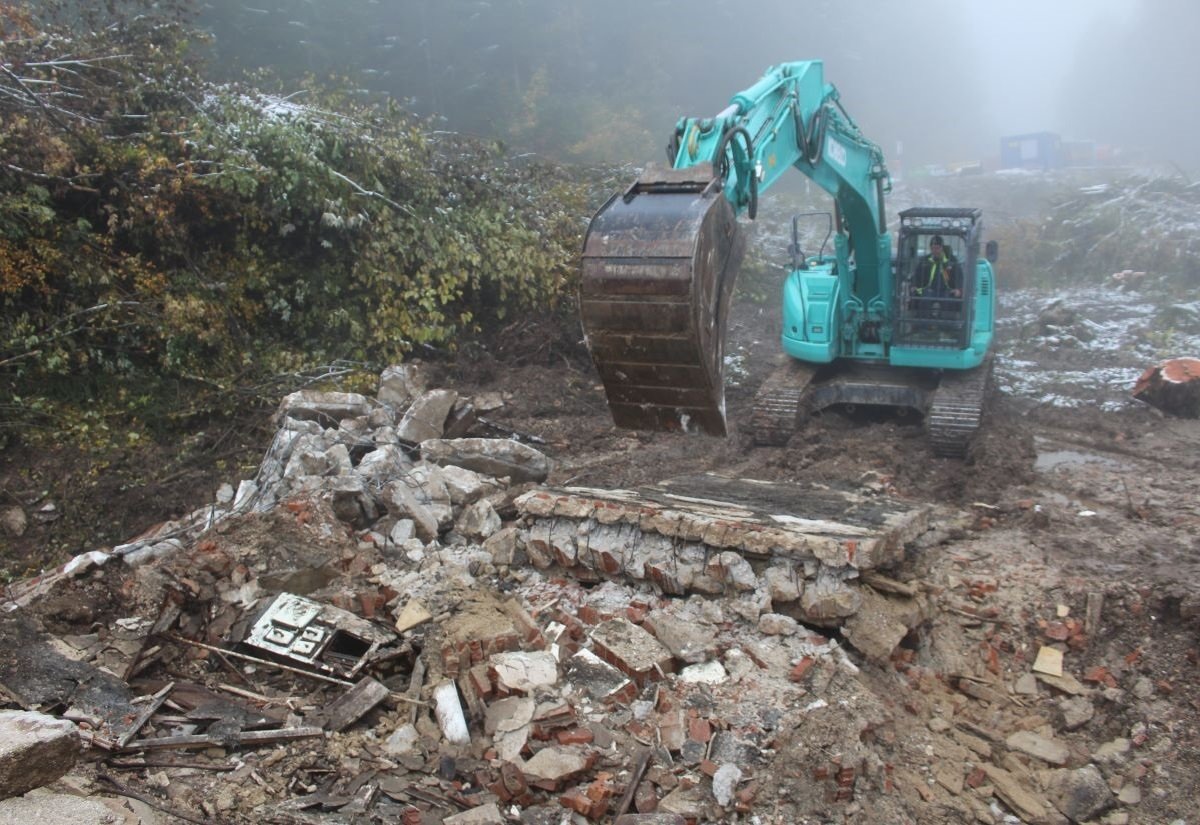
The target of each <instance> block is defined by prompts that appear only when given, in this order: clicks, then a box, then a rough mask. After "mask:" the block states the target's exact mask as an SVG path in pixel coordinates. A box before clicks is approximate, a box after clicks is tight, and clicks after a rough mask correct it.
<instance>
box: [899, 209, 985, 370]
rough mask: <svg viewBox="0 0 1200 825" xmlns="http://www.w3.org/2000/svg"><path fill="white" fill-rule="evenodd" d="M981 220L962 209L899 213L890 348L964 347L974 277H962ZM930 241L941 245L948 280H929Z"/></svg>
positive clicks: (974, 254)
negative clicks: (947, 267) (952, 289)
mask: <svg viewBox="0 0 1200 825" xmlns="http://www.w3.org/2000/svg"><path fill="white" fill-rule="evenodd" d="M981 218H982V213H981V211H980V210H978V209H962V208H931V207H923V208H916V209H907V210H905V211H903V212H901V213H900V232H899V235H898V239H897V244H896V258H895V260H894V262H893V269H892V271H893V283H894V284H895V286H896V289H895V296H894V302H895V304H894V305H895V313H894V316H893V317H894V318H895V323H894V327H893V339H892V340H893V342H894V343H895V344H897V345H899V346H913V347H931V348H940V349H963V348H965V347H967V346H968V345H969V341H970V331H971V325H972V320H973V318H974V311H973V309H974V297H975V281H976V279H975V278H974V277H968V275H969V274H974V273H975V267H976V260H977V258H978V257H979V234H980V232H981V230H982V221H981ZM935 241H940V242H941V245H942V248H943V250H944V253H945V256H946V258H947V259H948V261H949V264H948V266H950V267H953V270H954V271H953V275H952V278H950V279H946V280H943V279H942V278H936V279H933V278H930V276H929V266H928V258H929V255H930V254H931V247H932V245H933V243H934V242H935ZM948 281H951V282H952V283H950V282H948ZM951 286H953V287H956V292H952V291H951V289H950V287H951Z"/></svg>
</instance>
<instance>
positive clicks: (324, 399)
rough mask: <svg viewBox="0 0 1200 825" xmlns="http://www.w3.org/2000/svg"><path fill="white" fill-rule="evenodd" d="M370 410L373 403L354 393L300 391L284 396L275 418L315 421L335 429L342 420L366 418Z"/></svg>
mask: <svg viewBox="0 0 1200 825" xmlns="http://www.w3.org/2000/svg"><path fill="white" fill-rule="evenodd" d="M373 406H374V402H372V401H371V400H370V399H369V398H367V397H366V396H365V395H360V394H358V393H356V392H321V391H319V390H300V391H298V392H294V393H292V394H291V395H287V396H284V398H283V401H281V402H280V403H279V411H278V413H277V417H279V418H285V417H286V418H294V419H297V420H299V421H316V422H318V423H320V424H322V425H324V426H326V427H335V426H337V424H338V422H340V421H341V420H342V419H343V418H357V417H359V416H362V415H366V414H368V413H369V412H370V411H371V408H372V407H373Z"/></svg>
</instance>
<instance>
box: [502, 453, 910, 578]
mask: <svg viewBox="0 0 1200 825" xmlns="http://www.w3.org/2000/svg"><path fill="white" fill-rule="evenodd" d="M516 504H517V508H518V510H519V511H520V512H521V513H523V514H526V515H529V516H534V517H540V518H547V517H563V518H569V519H574V520H577V521H584V520H589V519H591V520H595V521H596V522H598V523H600V524H613V523H625V524H631V525H635V526H637V527H638V529H640V530H641V531H642V532H643V533H654V534H658V535H662V536H666V537H668V538H672V539H677V540H681V541H685V542H697V543H701V544H704V545H707V546H709V547H713V548H717V549H722V550H723V549H732V550H737V551H740V552H742V553H745V554H747V555H748V556H757V557H761V558H773V557H781V558H788V559H791V560H793V561H806V560H811V561H817V562H820V563H822V564H825V565H828V566H832V567H853V568H856V569H870V568H874V567H879V566H882V565H884V564H888V563H894V562H897V561H899V560H900V558H901V557H902V555H903V549H904V544H905V543H906V542H907V541H909V540H911V539H913V538H915V537H916V536H918V535H919V534H920V533H922V532H923V531H924V530H925V528H926V527H927V526H928V523H929V515H930V510H931V508H930V507H928V506H927V505H913V504H911V503H906V502H901V501H900V500H898V499H890V498H887V497H883V496H864V495H861V494H860V493H855V492H850V491H839V490H832V489H828V488H819V487H817V486H815V485H800V484H785V483H779V482H765V481H755V480H752V479H742V478H728V477H725V476H719V475H715V474H711V473H709V474H704V475H694V476H684V477H680V478H674V479H668V480H667V481H664V482H662V483H660V484H658V485H655V486H654V487H639V488H637V489H636V490H601V489H594V488H586V487H568V488H562V489H555V488H546V489H541V490H534V491H531V492H529V493H526V494H524V495H523V496H521V497H520V498H519V499H517V502H516Z"/></svg>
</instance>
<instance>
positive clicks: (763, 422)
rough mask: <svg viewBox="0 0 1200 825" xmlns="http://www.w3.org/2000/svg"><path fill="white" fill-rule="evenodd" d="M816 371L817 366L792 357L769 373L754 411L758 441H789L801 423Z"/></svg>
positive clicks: (752, 418) (753, 429)
mask: <svg viewBox="0 0 1200 825" xmlns="http://www.w3.org/2000/svg"><path fill="white" fill-rule="evenodd" d="M816 374H817V369H816V367H815V366H812V365H810V364H805V363H803V362H801V361H793V360H791V359H789V360H788V363H786V364H783V365H781V366H779V367H777V368H776V369H775V371H774V372H772V373H771V374H770V375H769V376H767V380H766V381H764V382H763V384H762V387H760V388H759V391H758V393H757V394H756V395H755V396H754V407H753V409H752V410H751V413H750V431H751V434H752V435H753V437H754V443H755V444H757V445H759V446H761V447H780V446H783V445H784V444H787V443H788V440H789V439H790V438H791V437H792V434H793V433H795V432H796V430H797V429H798V428H799V426H800V423H801V420H802V418H803V415H804V413H805V395H806V392H807V389H808V385H809V383H810V382H811V381H812V379H813V377H814V376H815V375H816Z"/></svg>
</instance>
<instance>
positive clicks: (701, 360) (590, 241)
mask: <svg viewBox="0 0 1200 825" xmlns="http://www.w3.org/2000/svg"><path fill="white" fill-rule="evenodd" d="M744 251H745V238H744V237H743V236H742V233H740V232H739V230H738V225H737V218H736V216H735V215H734V212H733V208H732V207H731V206H730V205H729V201H728V200H727V199H726V198H725V196H724V195H723V194H722V193H721V189H720V184H719V181H718V180H717V179H716V177H715V175H714V174H713V169H712V166H711V164H701V165H698V166H694V167H692V168H689V169H671V170H661V169H653V168H651V169H648V170H647V172H646V173H644V174H643V175H642V176H641V177H639V178H638V180H637V181H635V182H634V184H633V186H631V187H630V188H629V189H628V190H627V191H626V192H625V193H624V194H623V195H616V196H614V197H613V198H612V199H611V200H609V202H608V203H607V204H605V205H604V207H603V208H601V209H600V211H599V212H597V213H596V216H595V217H594V218H593V219H592V222H591V225H590V226H589V227H588V232H587V237H586V240H585V241H584V249H583V277H582V282H581V286H580V308H581V316H582V320H583V327H584V334H585V336H586V338H587V343H588V348H589V350H590V351H591V353H592V360H593V361H594V362H595V364H596V369H597V371H598V372H599V373H600V378H601V380H602V381H603V383H604V391H605V394H606V395H607V397H608V407H609V410H610V411H611V412H612V417H613V422H614V423H615V424H616V425H617V426H618V427H625V428H628V429H635V430H682V431H700V432H705V433H708V434H709V435H725V382H724V341H725V326H726V322H727V317H728V309H729V298H730V295H731V293H732V291H733V282H734V280H735V278H736V277H737V271H738V267H739V266H740V265H741V259H742V255H743V253H744Z"/></svg>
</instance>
